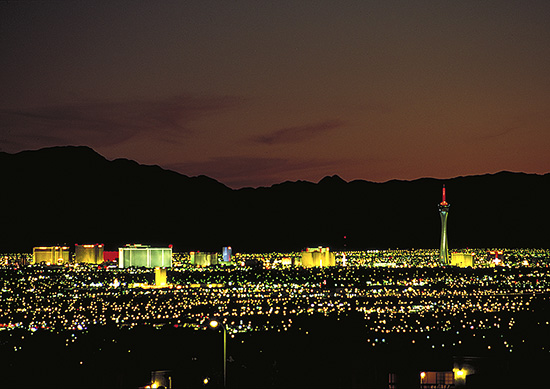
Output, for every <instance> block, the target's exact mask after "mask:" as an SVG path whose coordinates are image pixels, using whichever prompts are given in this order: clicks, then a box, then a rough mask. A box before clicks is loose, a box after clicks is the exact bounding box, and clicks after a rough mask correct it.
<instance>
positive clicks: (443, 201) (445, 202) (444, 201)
mask: <svg viewBox="0 0 550 389" xmlns="http://www.w3.org/2000/svg"><path fill="white" fill-rule="evenodd" d="M440 204H441V205H449V203H447V201H446V200H445V184H443V195H442V200H441V203H440Z"/></svg>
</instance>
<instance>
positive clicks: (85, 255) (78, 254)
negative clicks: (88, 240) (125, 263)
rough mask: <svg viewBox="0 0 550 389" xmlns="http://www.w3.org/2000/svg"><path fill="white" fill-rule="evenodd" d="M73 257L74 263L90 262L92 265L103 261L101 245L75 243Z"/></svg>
mask: <svg viewBox="0 0 550 389" xmlns="http://www.w3.org/2000/svg"><path fill="white" fill-rule="evenodd" d="M74 258H75V262H76V263H91V264H94V265H97V264H100V263H103V245H102V244H76V245H75V249H74Z"/></svg>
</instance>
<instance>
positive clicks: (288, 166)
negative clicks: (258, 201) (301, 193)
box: [163, 157, 340, 188]
mask: <svg viewBox="0 0 550 389" xmlns="http://www.w3.org/2000/svg"><path fill="white" fill-rule="evenodd" d="M338 163H340V162H339V161H326V160H323V161H320V160H307V161H297V160H292V159H286V158H262V157H214V158H211V159H209V160H206V161H199V162H188V163H177V164H171V165H163V166H164V167H166V168H168V169H171V170H175V171H178V172H180V173H182V174H185V175H188V176H195V175H201V174H204V175H206V176H209V177H212V178H215V179H216V180H218V181H220V182H222V183H224V184H225V185H227V186H229V187H232V188H242V187H244V186H253V187H258V186H270V185H272V184H276V183H280V182H283V181H287V180H298V179H304V177H310V176H312V175H314V176H317V175H318V176H319V178H322V177H323V176H324V175H325V174H323V173H321V172H326V171H330V168H331V167H333V166H335V165H337V164H338Z"/></svg>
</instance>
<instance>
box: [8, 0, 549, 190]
mask: <svg viewBox="0 0 550 389" xmlns="http://www.w3.org/2000/svg"><path fill="white" fill-rule="evenodd" d="M549 21H550V2H549V1H547V0H541V1H504V0H499V1H478V0H476V1H387V0H384V1H367V0H362V1H344V2H342V1H321V0H318V1H295V0H293V1H258V0H255V1H205V0H200V1H188V0H186V1H173V2H171V1H162V2H158V1H136V0H132V1H77V0H75V1H50V0H49V1H1V2H0V53H1V55H0V69H1V72H0V80H1V89H0V90H1V93H0V150H1V151H5V152H9V153H13V152H18V151H21V150H28V149H38V148H42V147H47V146H57V145H87V146H90V147H92V148H93V149H95V150H96V151H97V152H99V153H100V154H102V155H103V156H105V157H106V158H108V159H114V158H129V159H133V160H136V161H138V162H140V163H143V164H156V165H160V166H162V167H165V168H168V169H172V170H175V171H178V172H181V173H183V174H186V175H191V176H193V175H199V174H205V175H207V176H210V177H213V178H215V179H217V180H219V181H221V182H223V183H225V184H226V185H228V186H230V187H233V188H240V187H243V186H253V187H256V186H265V185H271V184H274V183H278V182H283V181H285V180H299V179H302V180H309V181H315V182H316V181H318V180H319V179H321V178H322V177H324V176H326V175H332V174H338V175H340V176H341V177H342V178H344V179H346V180H353V179H365V180H369V181H387V180H390V179H407V180H408V179H415V178H419V177H437V178H450V177H455V176H460V175H470V174H483V173H492V172H498V171H501V170H510V171H523V172H528V173H546V172H548V171H550V168H549V166H550V157H549V150H550V109H549V108H550V22H549Z"/></svg>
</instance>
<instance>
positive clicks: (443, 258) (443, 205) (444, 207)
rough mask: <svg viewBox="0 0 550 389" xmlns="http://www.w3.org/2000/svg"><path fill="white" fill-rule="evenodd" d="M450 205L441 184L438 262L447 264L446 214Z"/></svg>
mask: <svg viewBox="0 0 550 389" xmlns="http://www.w3.org/2000/svg"><path fill="white" fill-rule="evenodd" d="M450 206H451V205H450V204H449V203H448V202H447V201H445V185H443V199H442V201H441V202H440V203H439V216H440V217H441V245H440V246H439V263H440V264H441V265H448V264H449V243H448V241H447V215H448V214H449V207H450Z"/></svg>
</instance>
